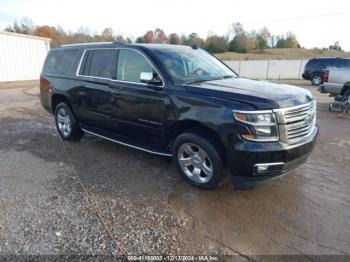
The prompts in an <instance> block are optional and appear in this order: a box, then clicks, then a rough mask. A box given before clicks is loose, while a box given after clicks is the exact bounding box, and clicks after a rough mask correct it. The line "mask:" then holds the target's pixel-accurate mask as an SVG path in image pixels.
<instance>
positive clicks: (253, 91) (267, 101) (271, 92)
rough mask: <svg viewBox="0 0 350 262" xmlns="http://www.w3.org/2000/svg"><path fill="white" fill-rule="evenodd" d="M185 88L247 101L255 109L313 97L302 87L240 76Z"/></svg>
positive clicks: (287, 103) (196, 92)
mask: <svg viewBox="0 0 350 262" xmlns="http://www.w3.org/2000/svg"><path fill="white" fill-rule="evenodd" d="M186 88H187V90H188V91H189V92H191V93H195V94H200V95H206V96H212V97H218V98H222V99H228V100H234V101H239V102H245V103H249V104H251V105H252V106H254V107H255V108H257V109H276V108H284V107H291V106H297V105H301V104H305V103H308V102H310V101H311V100H312V99H313V95H312V94H311V92H310V91H308V90H306V89H304V88H300V87H296V86H292V85H284V84H275V83H271V82H266V81H257V80H251V79H246V78H241V77H236V78H228V79H220V80H213V81H206V82H202V83H195V84H190V85H187V86H186Z"/></svg>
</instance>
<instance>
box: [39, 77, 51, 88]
mask: <svg viewBox="0 0 350 262" xmlns="http://www.w3.org/2000/svg"><path fill="white" fill-rule="evenodd" d="M40 89H42V90H45V91H49V89H50V82H49V81H48V80H47V79H46V78H44V77H40Z"/></svg>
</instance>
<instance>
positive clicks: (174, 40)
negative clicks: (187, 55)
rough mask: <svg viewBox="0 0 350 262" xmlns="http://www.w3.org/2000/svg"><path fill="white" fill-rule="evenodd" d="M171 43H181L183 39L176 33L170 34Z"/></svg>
mask: <svg viewBox="0 0 350 262" xmlns="http://www.w3.org/2000/svg"><path fill="white" fill-rule="evenodd" d="M169 44H171V45H180V44H181V39H180V37H179V36H178V35H177V34H176V33H172V34H170V35H169Z"/></svg>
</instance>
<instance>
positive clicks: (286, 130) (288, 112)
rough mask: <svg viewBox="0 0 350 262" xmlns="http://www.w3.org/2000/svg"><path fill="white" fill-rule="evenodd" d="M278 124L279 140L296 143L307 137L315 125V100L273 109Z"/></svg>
mask: <svg viewBox="0 0 350 262" xmlns="http://www.w3.org/2000/svg"><path fill="white" fill-rule="evenodd" d="M274 112H275V113H276V116H277V120H278V124H279V133H280V140H281V141H282V142H284V143H288V144H296V143H298V142H300V141H301V140H303V139H304V138H305V137H307V136H308V135H309V134H310V133H311V132H312V131H313V130H314V128H315V125H316V101H315V100H313V101H312V102H310V103H308V104H304V105H300V106H295V107H289V108H283V109H277V110H274Z"/></svg>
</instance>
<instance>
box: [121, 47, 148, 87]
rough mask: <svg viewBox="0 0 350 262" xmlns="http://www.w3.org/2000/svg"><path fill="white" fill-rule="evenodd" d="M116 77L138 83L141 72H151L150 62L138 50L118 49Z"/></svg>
mask: <svg viewBox="0 0 350 262" xmlns="http://www.w3.org/2000/svg"><path fill="white" fill-rule="evenodd" d="M117 68H118V71H117V79H118V80H122V81H128V82H136V83H140V82H141V81H140V73H141V72H153V67H152V65H151V64H150V62H149V61H148V60H147V59H146V58H145V57H144V56H143V55H142V54H140V53H139V52H137V51H134V50H129V49H121V50H119V55H118V67H117Z"/></svg>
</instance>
